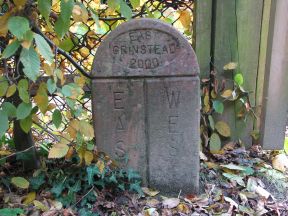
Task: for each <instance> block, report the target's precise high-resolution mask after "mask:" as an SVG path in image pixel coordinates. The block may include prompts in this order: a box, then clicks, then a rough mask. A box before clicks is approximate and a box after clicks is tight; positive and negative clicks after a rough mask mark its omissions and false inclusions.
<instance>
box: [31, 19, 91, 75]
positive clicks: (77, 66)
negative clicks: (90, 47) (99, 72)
mask: <svg viewBox="0 0 288 216" xmlns="http://www.w3.org/2000/svg"><path fill="white" fill-rule="evenodd" d="M33 30H34V31H35V32H36V33H38V34H40V35H41V36H42V37H43V38H44V39H45V40H46V41H47V43H48V44H49V45H50V46H51V47H57V46H56V45H55V44H54V43H53V42H52V41H51V40H50V39H49V38H48V37H47V36H46V35H45V34H44V33H43V32H42V31H41V30H40V29H39V28H38V26H36V25H35V24H34V25H33ZM57 52H58V53H59V54H61V55H63V56H64V57H65V58H66V59H67V60H68V61H69V62H71V64H72V65H73V66H74V67H75V68H76V69H77V70H79V71H80V72H81V73H82V74H83V75H84V76H85V77H87V78H89V79H92V76H91V75H90V74H89V73H87V72H86V71H85V70H84V68H82V67H81V66H80V65H79V64H78V63H77V62H76V61H75V60H74V59H73V58H72V57H71V56H70V55H69V54H68V53H66V52H65V51H64V50H62V49H61V48H59V47H57Z"/></svg>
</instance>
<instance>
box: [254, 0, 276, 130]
mask: <svg viewBox="0 0 288 216" xmlns="http://www.w3.org/2000/svg"><path fill="white" fill-rule="evenodd" d="M271 1H272V0H264V2H263V15H262V24H261V39H260V51H259V64H258V75H257V88H256V100H255V106H256V114H257V116H258V118H257V119H256V120H255V121H254V129H255V130H260V124H261V118H260V116H261V112H262V109H263V106H262V101H263V90H264V77H265V65H266V56H267V45H268V44H267V43H268V33H269V21H270V15H271Z"/></svg>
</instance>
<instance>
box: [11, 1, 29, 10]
mask: <svg viewBox="0 0 288 216" xmlns="http://www.w3.org/2000/svg"><path fill="white" fill-rule="evenodd" d="M26 1H27V0H13V2H14V4H15V5H16V7H17V8H18V9H21V8H22V7H23V6H24V5H25V4H26Z"/></svg>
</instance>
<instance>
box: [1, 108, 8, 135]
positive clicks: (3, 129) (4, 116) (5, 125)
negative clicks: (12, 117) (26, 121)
mask: <svg viewBox="0 0 288 216" xmlns="http://www.w3.org/2000/svg"><path fill="white" fill-rule="evenodd" d="M0 122H1V124H0V137H2V136H3V135H4V133H5V132H6V131H7V130H8V128H9V122H8V115H7V112H5V111H4V110H0Z"/></svg>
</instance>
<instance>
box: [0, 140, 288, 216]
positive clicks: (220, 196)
mask: <svg viewBox="0 0 288 216" xmlns="http://www.w3.org/2000/svg"><path fill="white" fill-rule="evenodd" d="M237 146H238V145H237V144H233V145H232V144H231V143H229V146H224V147H223V148H222V149H221V151H218V152H217V153H218V154H208V153H205V154H204V153H203V152H201V170H200V185H201V189H200V193H199V194H198V195H196V194H183V193H181V192H180V191H179V194H177V195H175V196H174V197H173V196H169V197H166V196H164V195H165V194H161V191H157V190H154V189H152V188H148V187H142V188H141V187H140V183H139V182H138V180H137V181H136V180H135V181H131V182H129V179H130V180H131V179H133V178H134V177H135V178H136V179H137V178H138V175H137V174H136V173H135V172H133V171H131V170H130V171H128V172H127V173H126V174H125V173H124V172H123V171H120V172H118V173H117V174H116V172H114V171H113V169H109V168H108V167H107V165H105V166H103V164H104V162H103V161H102V160H99V161H100V162H99V161H98V162H96V163H95V164H94V163H92V164H90V165H89V166H87V168H86V167H85V166H83V167H81V166H79V164H78V165H77V166H75V164H69V163H67V161H64V165H63V163H62V164H61V165H60V162H59V161H58V162H57V161H55V160H53V161H51V160H48V161H47V162H46V168H45V169H44V170H43V168H42V170H41V171H36V172H34V173H33V174H32V173H31V174H30V175H29V174H27V173H26V174H25V175H24V173H21V169H20V168H19V169H18V171H17V169H11V168H12V167H13V166H17V165H16V164H9V163H6V164H4V165H2V166H1V167H0V169H1V170H0V176H1V185H0V208H1V209H0V215H31V216H32V215H33V216H35V215H44V216H54V215H65V216H69V215H71V216H72V215H83V216H86V215H88V216H89V215H137V216H157V215H164V216H165V215H167V216H168V215H194V216H196V215H201V216H202V215H223V216H228V215H236V216H237V215H256V216H258V215H288V205H287V204H288V201H287V198H286V197H287V191H288V190H287V189H288V179H287V170H286V166H287V163H286V159H287V158H286V159H285V160H284V159H283V158H284V156H285V157H286V155H285V154H283V153H281V154H276V155H275V152H267V151H266V152H265V151H262V150H261V148H259V146H258V147H255V146H253V147H252V148H251V149H250V150H249V151H246V150H245V149H244V148H242V147H239V146H238V147H237ZM278 155H281V156H278ZM279 157H280V158H281V159H282V160H279ZM275 158H276V159H275ZM275 160H276V162H275ZM62 162H63V161H62ZM281 162H283V163H285V164H282V165H281V164H280V163H281ZM58 163H59V164H58ZM99 164H102V166H101V170H100V169H99V167H100V166H99ZM110 164H113V163H110ZM275 164H276V165H275ZM279 167H281V168H279ZM7 168H8V169H7ZM11 170H13V171H11ZM107 170H109V171H107ZM121 172H122V173H121ZM105 175H107V176H106V177H105ZM125 175H126V177H125ZM13 176H15V177H13ZM62 177H63V178H62ZM9 179H10V181H9ZM49 179H50V180H49ZM101 179H102V180H103V179H104V180H103V182H101ZM122 180H123V182H121V181H122ZM26 181H27V182H28V183H27V182H26ZM131 188H132V190H131ZM133 189H136V190H133ZM139 191H141V192H142V193H139ZM137 192H138V193H137ZM7 212H8V213H7Z"/></svg>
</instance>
